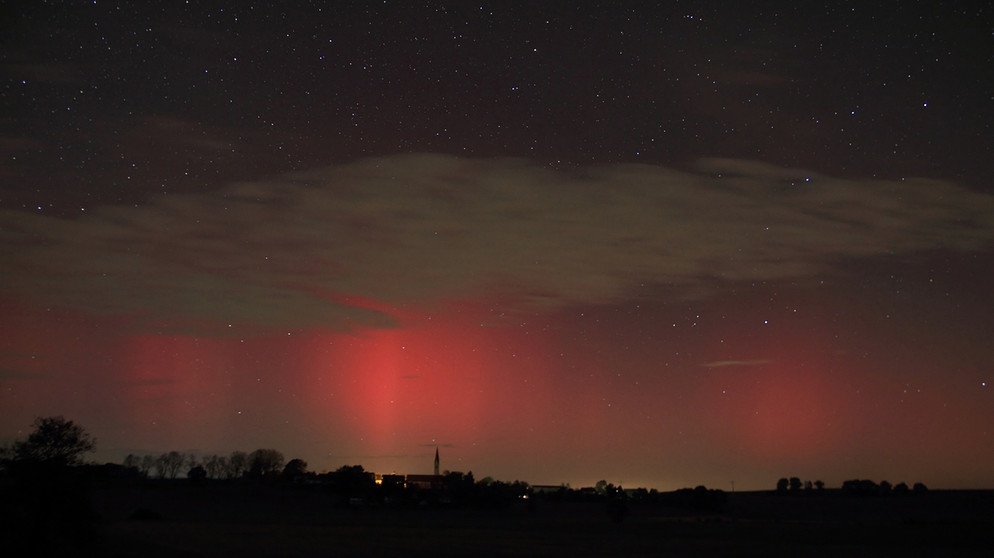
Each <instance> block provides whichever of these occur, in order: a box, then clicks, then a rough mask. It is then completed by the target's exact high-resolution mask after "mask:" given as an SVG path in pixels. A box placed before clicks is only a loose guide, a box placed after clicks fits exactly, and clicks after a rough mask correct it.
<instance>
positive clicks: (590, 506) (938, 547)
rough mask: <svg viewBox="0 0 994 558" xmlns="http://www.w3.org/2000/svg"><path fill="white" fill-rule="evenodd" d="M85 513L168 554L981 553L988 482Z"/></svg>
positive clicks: (202, 494) (231, 499) (123, 541)
mask: <svg viewBox="0 0 994 558" xmlns="http://www.w3.org/2000/svg"><path fill="white" fill-rule="evenodd" d="M92 510H93V512H94V516H95V517H96V521H95V522H94V525H95V526H94V528H93V529H92V531H89V532H88V533H86V536H85V537H83V542H84V543H85V544H84V546H85V547H89V548H90V549H91V550H93V551H94V552H95V553H96V554H99V555H101V556H119V557H126V556H147V557H169V558H180V557H185V556H238V557H240V558H252V557H262V556H288V557H292V556H299V557H305V556H432V557H447V556H815V557H817V556H847V557H853V556H857V557H858V556H885V555H886V556H943V557H945V556H989V553H990V546H989V544H990V543H989V541H990V535H989V533H990V532H991V529H992V527H994V494H992V493H990V492H985V491H977V492H943V491H935V492H932V493H928V494H923V495H915V496H913V497H912V496H909V497H906V498H854V497H849V496H844V495H841V494H826V495H821V496H816V497H804V496H800V497H788V496H778V495H771V494H767V493H738V494H732V495H730V497H729V500H728V503H727V505H726V506H725V507H724V509H722V510H721V511H720V512H718V513H709V514H702V513H690V512H687V511H685V510H679V509H672V508H665V507H661V506H658V505H654V506H649V505H639V504H638V503H630V504H629V506H628V514H627V515H626V516H625V518H624V520H622V521H620V522H619V521H613V520H612V519H611V517H610V516H609V514H608V513H607V507H606V505H605V503H604V502H598V501H594V502H556V501H542V500H530V501H527V502H526V501H521V502H519V503H517V504H515V505H513V506H511V507H508V508H502V509H473V508H459V507H453V506H406V507H389V506H369V505H366V506H363V505H353V506H348V505H345V504H344V503H343V502H342V501H341V500H340V499H338V498H335V497H333V496H332V495H329V494H325V493H321V492H319V491H314V492H310V491H293V490H285V489H277V488H267V487H253V488H245V487H241V488H239V489H237V490H236V489H231V488H218V487H190V486H187V485H179V486H170V487H166V486H156V487H149V486H141V485H137V486H130V487H114V488H102V489H95V490H93V492H92ZM70 542H71V541H70ZM77 542H78V541H77ZM72 546H73V548H79V546H78V545H72Z"/></svg>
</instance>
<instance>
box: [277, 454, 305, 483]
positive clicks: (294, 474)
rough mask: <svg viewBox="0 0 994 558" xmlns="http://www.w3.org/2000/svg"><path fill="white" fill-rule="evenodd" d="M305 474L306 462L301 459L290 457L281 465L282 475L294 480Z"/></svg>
mask: <svg viewBox="0 0 994 558" xmlns="http://www.w3.org/2000/svg"><path fill="white" fill-rule="evenodd" d="M306 474H307V462H306V461H304V460H303V459H291V460H290V461H289V462H287V464H286V467H283V477H284V478H286V479H288V480H294V479H297V478H299V477H302V476H304V475H306Z"/></svg>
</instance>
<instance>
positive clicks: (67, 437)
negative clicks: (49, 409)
mask: <svg viewBox="0 0 994 558" xmlns="http://www.w3.org/2000/svg"><path fill="white" fill-rule="evenodd" d="M34 428H35V429H34V432H32V433H31V434H30V435H28V438H27V439H26V440H19V441H17V442H15V443H14V447H13V454H14V460H15V461H19V462H22V463H25V464H32V465H42V466H48V467H52V466H54V467H65V466H70V465H79V464H81V463H82V462H83V454H84V453H88V452H92V451H94V450H95V449H96V446H97V442H96V440H95V439H94V438H93V437H92V436H90V435H89V434H88V433H87V432H86V430H84V429H83V427H82V426H79V425H78V424H75V423H73V421H71V420H66V419H64V418H62V417H61V416H57V417H46V418H42V417H38V418H37V419H35V421H34Z"/></svg>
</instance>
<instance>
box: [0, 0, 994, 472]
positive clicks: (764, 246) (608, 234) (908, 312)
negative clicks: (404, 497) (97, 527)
mask: <svg viewBox="0 0 994 558" xmlns="http://www.w3.org/2000/svg"><path fill="white" fill-rule="evenodd" d="M51 4H54V5H50V4H49V3H44V2H34V1H32V2H4V3H3V7H2V8H0V13H2V15H0V25H2V27H0V76H2V87H0V100H2V107H3V112H2V115H3V118H2V120H0V126H2V127H0V150H2V159H0V262H2V264H0V265H2V268H0V269H2V271H0V332H2V335H0V443H4V444H6V443H9V442H11V441H13V440H14V439H17V438H21V437H24V436H26V435H27V433H29V432H30V430H31V423H32V421H33V420H34V418H35V417H37V416H50V415H64V416H65V417H66V418H68V419H71V420H74V421H76V422H78V423H80V424H81V425H83V426H84V427H85V428H86V429H87V430H88V431H89V432H90V433H91V434H93V435H94V436H95V437H96V438H97V443H98V452H97V453H96V454H94V455H92V456H91V457H92V458H93V459H95V460H97V461H99V462H104V461H112V462H120V461H121V460H122V459H123V458H124V456H125V455H127V454H128V453H136V454H139V455H142V454H146V453H150V454H155V455H157V454H159V453H163V452H167V451H170V450H179V451H188V452H197V453H199V454H201V455H204V454H211V453H219V454H227V453H229V452H231V451H234V450H241V451H252V450H254V449H257V448H275V449H278V450H280V451H281V452H282V453H283V454H284V455H285V456H286V458H287V459H291V458H302V459H304V460H305V461H307V462H308V464H309V466H310V469H311V470H315V471H322V470H334V469H337V468H338V467H340V466H342V465H346V464H361V465H363V466H364V467H365V468H366V469H367V470H372V471H375V472H378V473H391V472H397V473H428V472H430V471H431V467H432V461H433V458H434V452H435V447H436V446H437V447H439V448H440V453H441V460H442V468H443V469H450V470H458V471H464V472H465V471H473V473H474V475H476V477H477V478H482V477H484V476H492V477H494V478H496V479H499V480H506V481H511V480H515V479H519V480H523V481H527V482H530V483H535V484H559V483H570V484H571V485H572V486H574V487H580V486H585V485H592V484H593V483H595V482H596V481H597V480H599V479H605V480H607V481H609V482H612V483H615V484H623V485H624V486H626V487H636V486H645V487H655V488H658V489H660V490H672V489H676V488H680V487H684V486H696V485H699V484H705V485H707V486H708V487H711V488H722V489H726V490H727V489H730V488H731V486H732V483H733V482H734V487H735V488H736V489H769V488H773V487H774V486H775V484H776V481H777V479H778V478H780V477H787V476H798V477H801V478H802V479H811V480H816V479H820V480H823V481H824V482H825V483H826V485H827V486H829V487H833V486H838V485H840V484H841V483H842V482H843V481H844V480H847V479H853V478H868V479H873V480H875V481H878V482H879V481H881V480H888V481H890V482H892V483H895V484H896V483H898V482H902V481H903V482H907V483H909V484H910V483H913V482H924V483H925V484H926V485H928V486H929V487H930V488H994V385H992V383H994V369H992V366H994V341H992V339H991V332H994V295H992V292H991V286H990V284H991V281H990V279H991V278H994V183H992V182H991V173H992V170H994V169H992V163H991V161H992V160H994V129H992V123H994V71H992V68H994V9H992V8H991V5H990V4H989V3H988V2H956V3H951V6H952V7H946V8H941V7H939V3H928V2H922V3H912V2H901V3H898V2H827V3H820V4H815V3H808V2H783V3H776V2H761V3H739V2H676V1H674V2H661V3H659V4H660V5H659V6H655V7H653V6H651V4H652V3H649V2H638V3H628V2H603V3H597V2H555V3H553V2H516V3H512V2H489V3H468V2H445V3H441V2H438V3H436V2H427V3H426V2H417V3H416V2H392V1H391V2H369V3H362V2H331V3H327V4H324V3H316V2H309V3H299V2H285V3H280V4H279V7H275V8H274V7H270V6H262V5H260V6H252V5H249V4H245V5H243V4H241V3H232V2H188V3H180V2H161V3H158V4H159V7H147V6H146V3H130V2H121V3H116V2H104V1H98V2H54V3H51ZM139 4H140V6H139ZM747 4H759V5H760V7H756V6H754V5H747Z"/></svg>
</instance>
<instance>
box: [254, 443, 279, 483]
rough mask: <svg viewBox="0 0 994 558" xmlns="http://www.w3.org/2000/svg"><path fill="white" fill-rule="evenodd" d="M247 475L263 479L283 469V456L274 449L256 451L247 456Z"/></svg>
mask: <svg viewBox="0 0 994 558" xmlns="http://www.w3.org/2000/svg"><path fill="white" fill-rule="evenodd" d="M248 462H249V474H251V475H252V476H253V477H265V476H268V475H272V474H275V473H279V472H280V471H281V470H282V469H283V463H284V457H283V454H282V453H280V452H279V451H277V450H274V449H261V448H260V449H257V450H255V451H253V452H252V453H251V454H249V456H248Z"/></svg>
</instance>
